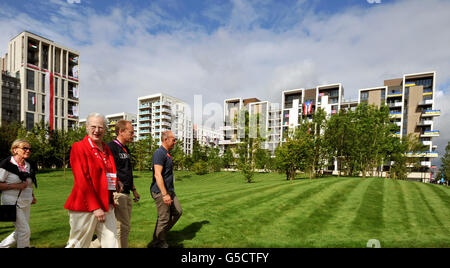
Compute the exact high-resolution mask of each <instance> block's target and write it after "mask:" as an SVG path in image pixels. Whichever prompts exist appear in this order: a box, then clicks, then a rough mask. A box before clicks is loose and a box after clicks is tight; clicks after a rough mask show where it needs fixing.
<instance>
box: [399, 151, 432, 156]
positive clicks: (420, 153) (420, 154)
mask: <svg viewBox="0 0 450 268" xmlns="http://www.w3.org/2000/svg"><path fill="white" fill-rule="evenodd" d="M406 156H407V157H438V156H439V154H438V152H433V151H428V152H407V153H406Z"/></svg>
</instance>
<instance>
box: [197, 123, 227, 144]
mask: <svg viewBox="0 0 450 268" xmlns="http://www.w3.org/2000/svg"><path fill="white" fill-rule="evenodd" d="M193 128H194V129H193V131H194V133H193V138H194V141H197V142H198V143H199V144H200V145H201V146H209V147H214V148H215V147H218V146H219V142H220V141H221V140H223V137H224V134H223V131H220V130H215V129H211V128H208V127H205V126H201V125H197V124H194V126H193Z"/></svg>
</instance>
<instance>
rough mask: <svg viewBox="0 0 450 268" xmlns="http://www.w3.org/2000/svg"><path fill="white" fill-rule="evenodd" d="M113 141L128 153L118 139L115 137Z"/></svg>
mask: <svg viewBox="0 0 450 268" xmlns="http://www.w3.org/2000/svg"><path fill="white" fill-rule="evenodd" d="M114 142H115V143H117V144H118V145H119V146H120V147H122V149H123V150H124V151H125V153H127V154H128V151H127V149H125V147H124V146H123V145H122V143H120V141H118V140H117V139H115V140H114Z"/></svg>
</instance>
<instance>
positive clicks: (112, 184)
mask: <svg viewBox="0 0 450 268" xmlns="http://www.w3.org/2000/svg"><path fill="white" fill-rule="evenodd" d="M106 178H107V179H108V190H110V191H115V190H116V186H117V174H116V173H106Z"/></svg>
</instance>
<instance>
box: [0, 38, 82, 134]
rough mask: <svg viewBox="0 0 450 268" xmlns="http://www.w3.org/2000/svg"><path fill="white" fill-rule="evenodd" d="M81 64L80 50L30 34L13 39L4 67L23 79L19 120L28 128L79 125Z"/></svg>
mask: <svg viewBox="0 0 450 268" xmlns="http://www.w3.org/2000/svg"><path fill="white" fill-rule="evenodd" d="M79 61H80V54H79V53H78V52H77V51H75V50H73V49H70V48H67V47H65V46H62V45H59V44H57V43H55V42H54V41H52V40H49V39H47V38H44V37H42V36H39V35H36V34H33V33H30V32H27V31H24V32H22V33H20V34H19V35H17V36H16V37H14V38H12V39H11V41H10V42H9V44H8V53H7V54H6V55H5V56H4V57H3V59H2V61H1V65H2V69H4V70H5V71H6V72H7V73H8V74H9V75H10V76H13V77H17V78H18V79H19V80H20V85H21V88H20V112H19V120H20V121H22V122H24V124H25V126H26V128H27V129H31V128H32V127H33V126H34V124H35V123H38V122H40V121H42V120H45V121H46V122H48V123H49V124H50V126H51V128H54V129H68V128H71V127H73V126H75V125H77V124H78V119H79V118H78V117H79ZM16 111H17V110H16Z"/></svg>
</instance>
